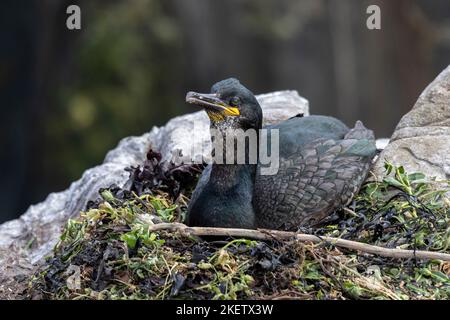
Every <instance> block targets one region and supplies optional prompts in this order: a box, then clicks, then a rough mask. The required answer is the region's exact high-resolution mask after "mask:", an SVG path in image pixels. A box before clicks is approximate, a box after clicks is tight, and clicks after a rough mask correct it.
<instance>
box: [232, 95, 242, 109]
mask: <svg viewBox="0 0 450 320" xmlns="http://www.w3.org/2000/svg"><path fill="white" fill-rule="evenodd" d="M240 104H241V99H240V98H239V97H233V98H231V100H230V106H233V107H237V106H239V105H240Z"/></svg>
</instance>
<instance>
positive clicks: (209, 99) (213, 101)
mask: <svg viewBox="0 0 450 320" xmlns="http://www.w3.org/2000/svg"><path fill="white" fill-rule="evenodd" d="M186 102H187V103H189V104H195V105H197V106H199V107H202V108H205V110H206V112H208V111H214V112H215V113H220V114H221V115H223V116H239V115H240V112H239V109H238V108H236V107H232V106H229V105H228V104H227V103H225V102H224V101H222V100H221V99H220V98H219V97H218V96H217V95H216V94H214V93H197V92H192V91H190V92H188V93H187V94H186ZM208 114H209V112H208Z"/></svg>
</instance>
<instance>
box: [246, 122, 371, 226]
mask: <svg viewBox="0 0 450 320" xmlns="http://www.w3.org/2000/svg"><path fill="white" fill-rule="evenodd" d="M355 129H357V128H356V127H355ZM355 129H352V130H350V132H349V134H347V136H346V137H345V138H344V139H343V140H324V139H317V140H314V141H312V142H311V143H309V144H307V145H305V146H303V148H302V149H301V150H298V151H297V152H296V153H294V154H292V155H291V156H289V157H287V158H284V159H283V158H282V159H280V167H279V171H278V173H277V174H275V175H260V174H258V175H257V177H256V184H255V194H254V206H255V207H256V213H257V215H258V216H257V221H259V223H260V225H259V226H260V227H264V228H274V229H286V230H297V229H298V227H299V226H302V225H314V224H316V223H318V222H320V221H321V220H322V219H323V218H325V217H326V216H328V215H329V214H330V213H331V212H332V211H334V210H335V209H336V208H338V207H340V206H342V205H346V204H347V203H348V202H349V201H351V199H352V198H353V196H354V194H355V193H356V192H357V191H358V190H359V188H360V186H361V184H362V182H363V181H364V180H365V178H366V176H367V173H368V171H369V167H370V163H371V159H372V157H373V155H374V154H375V142H374V140H373V139H371V138H370V136H369V135H367V136H366V137H364V136H361V135H359V134H360V133H361V132H360V133H358V134H356V132H354V133H355V134H356V135H355V136H352V134H351V133H352V131H353V130H355ZM364 129H365V128H364ZM365 130H367V129H365ZM367 131H369V130H367ZM361 138H362V139H361ZM366 138H368V139H366Z"/></svg>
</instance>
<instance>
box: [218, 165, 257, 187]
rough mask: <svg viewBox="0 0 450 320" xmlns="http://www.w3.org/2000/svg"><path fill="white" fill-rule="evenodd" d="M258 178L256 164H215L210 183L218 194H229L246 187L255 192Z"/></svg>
mask: <svg viewBox="0 0 450 320" xmlns="http://www.w3.org/2000/svg"><path fill="white" fill-rule="evenodd" d="M255 177H256V165H254V164H217V163H213V164H212V168H211V175H210V180H209V182H210V183H211V185H212V186H214V189H216V191H218V192H227V191H230V190H232V189H237V188H238V187H239V186H240V185H245V187H248V188H249V190H253V186H254V183H255Z"/></svg>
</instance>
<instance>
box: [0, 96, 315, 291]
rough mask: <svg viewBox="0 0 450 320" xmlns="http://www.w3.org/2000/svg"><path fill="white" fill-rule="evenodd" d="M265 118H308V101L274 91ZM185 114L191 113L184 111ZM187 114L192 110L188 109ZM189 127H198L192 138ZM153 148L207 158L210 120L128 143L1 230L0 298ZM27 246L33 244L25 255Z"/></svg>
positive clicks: (170, 156) (266, 99)
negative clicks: (70, 222) (69, 224)
mask: <svg viewBox="0 0 450 320" xmlns="http://www.w3.org/2000/svg"><path fill="white" fill-rule="evenodd" d="M257 99H258V101H259V102H260V104H261V107H262V109H263V114H264V124H271V123H274V122H278V121H282V120H286V119H288V118H290V117H293V116H296V115H298V114H300V113H302V114H304V115H308V114H309V106H308V101H307V100H306V99H304V98H302V97H300V96H299V95H298V93H297V92H296V91H279V92H273V93H268V94H263V95H258V96H257ZM186 110H190V109H189V107H188V106H187V107H186ZM191 110H192V109H191ZM194 123H195V124H196V125H197V127H196V129H197V130H196V131H195V132H194V130H193V128H194ZM150 148H152V149H154V150H156V151H159V152H161V154H162V156H163V160H169V161H170V160H174V159H175V157H176V153H175V152H174V151H177V150H181V152H182V153H186V150H191V149H193V150H197V151H198V152H199V154H195V155H194V156H200V157H202V156H204V157H209V156H210V149H211V142H210V136H209V120H208V118H207V116H206V114H205V112H203V111H198V112H194V113H190V114H186V115H183V116H179V117H176V118H173V119H172V120H170V121H169V122H168V123H167V124H166V125H165V126H164V127H161V128H157V127H154V128H153V129H152V130H151V131H150V132H148V133H146V134H144V135H142V136H139V137H127V138H124V139H122V140H121V141H120V143H119V145H118V146H117V147H116V148H115V149H113V150H111V151H109V152H108V154H107V155H106V157H105V161H104V162H103V164H101V165H99V166H97V167H94V168H91V169H88V170H86V171H85V172H84V174H83V176H82V177H81V179H79V180H78V181H75V182H73V183H72V184H71V185H70V187H69V188H68V189H67V190H65V191H62V192H57V193H51V194H50V195H49V196H48V197H47V199H46V200H45V201H43V202H41V203H39V204H36V205H33V206H30V208H29V209H28V210H27V211H26V212H25V213H24V214H23V215H22V216H21V217H20V218H19V219H16V220H12V221H9V222H6V223H3V224H2V225H0V297H1V296H2V292H3V293H4V292H5V290H7V283H8V281H9V282H10V281H13V277H14V276H17V275H21V274H22V275H23V274H29V273H30V272H31V271H32V269H33V268H32V265H33V264H36V263H38V262H40V261H42V260H43V258H44V257H45V256H46V255H48V254H49V253H50V252H51V250H52V248H53V246H54V245H55V244H56V243H57V241H58V238H59V235H60V232H61V228H62V226H64V224H65V223H66V222H67V220H68V219H69V218H72V217H74V216H76V215H77V214H79V212H80V210H83V209H84V208H85V206H86V204H87V202H88V201H89V200H94V199H96V198H97V197H98V190H99V189H100V188H104V187H109V186H110V185H111V184H116V185H118V186H123V185H124V184H125V182H126V181H127V180H128V173H127V172H126V171H125V170H124V168H126V167H129V166H137V165H140V164H142V163H143V162H144V160H145V158H146V153H147V151H148V150H149V149H150ZM27 243H32V244H31V246H30V247H29V248H28V249H26V245H27Z"/></svg>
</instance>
